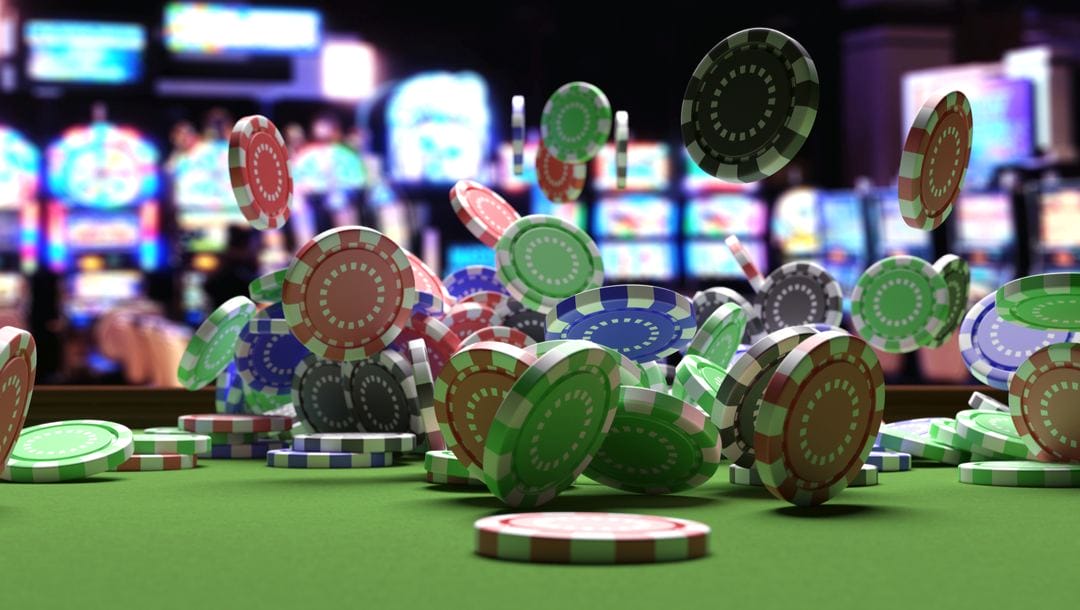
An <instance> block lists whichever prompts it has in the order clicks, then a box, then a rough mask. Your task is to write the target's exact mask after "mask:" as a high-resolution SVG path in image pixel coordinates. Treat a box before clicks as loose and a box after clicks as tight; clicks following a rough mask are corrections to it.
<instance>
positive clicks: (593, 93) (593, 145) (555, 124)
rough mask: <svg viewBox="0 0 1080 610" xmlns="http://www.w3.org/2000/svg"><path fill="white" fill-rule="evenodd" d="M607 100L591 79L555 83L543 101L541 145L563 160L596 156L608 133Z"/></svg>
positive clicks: (587, 158) (609, 119)
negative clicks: (545, 101)
mask: <svg viewBox="0 0 1080 610" xmlns="http://www.w3.org/2000/svg"><path fill="white" fill-rule="evenodd" d="M611 119H612V112H611V103H610V102H609V101H608V98H607V96H606V95H604V92H603V91H602V90H601V89H600V88H599V87H597V86H596V85H593V84H591V83H586V82H584V81H574V82H571V83H566V84H565V85H563V86H561V87H559V88H558V89H556V90H555V92H554V93H552V94H551V97H549V98H548V100H547V103H546V104H544V110H543V112H542V114H541V115H540V136H541V138H543V141H544V148H546V149H547V151H548V153H550V154H551V156H553V157H555V158H556V159H558V160H559V161H562V162H563V163H585V162H587V161H589V160H590V159H592V158H593V157H595V156H596V154H597V153H598V152H600V149H601V148H603V146H604V144H605V143H606V142H607V140H608V137H609V136H610V135H611Z"/></svg>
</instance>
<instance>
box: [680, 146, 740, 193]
mask: <svg viewBox="0 0 1080 610" xmlns="http://www.w3.org/2000/svg"><path fill="white" fill-rule="evenodd" d="M679 148H680V149H682V160H683V189H684V190H686V191H687V192H690V193H698V192H702V191H720V192H724V193H746V192H754V191H756V190H757V184H756V183H750V184H739V183H731V182H724V181H723V180H721V179H719V178H717V177H716V176H713V175H712V174H709V173H706V172H705V170H703V169H701V168H700V167H698V164H697V163H694V160H693V159H691V158H690V153H688V152H686V148H685V147H683V146H680V147H679Z"/></svg>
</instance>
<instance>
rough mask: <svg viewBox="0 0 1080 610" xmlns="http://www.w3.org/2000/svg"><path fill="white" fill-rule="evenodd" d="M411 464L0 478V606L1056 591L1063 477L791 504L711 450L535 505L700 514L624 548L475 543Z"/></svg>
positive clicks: (1068, 535)
mask: <svg viewBox="0 0 1080 610" xmlns="http://www.w3.org/2000/svg"><path fill="white" fill-rule="evenodd" d="M423 476H424V475H423V466H422V460H419V459H417V458H410V459H409V460H407V461H406V463H404V464H402V465H398V466H394V467H392V468H382V469H372V470H337V471H327V470H321V471H320V470H287V469H274V468H269V467H267V466H266V465H265V462H263V461H259V460H244V461H239V460H238V461H227V460H202V461H200V465H199V467H198V468H197V469H194V470H188V471H176V472H148V473H106V474H102V475H98V476H96V477H93V478H92V479H90V480H88V481H85V482H80V483H69V484H51V485H50V484H2V485H0V575H2V578H0V583H2V584H0V607H5V608H46V607H63V608H76V609H82V610H85V609H90V608H128V607H133V608H137V607H144V608H202V609H208V608H259V607H279V608H285V607H290V608H333V607H341V608H362V609H375V608H380V609H381V608H386V609H396V608H416V607H435V606H436V605H438V606H439V607H443V608H447V609H455V608H468V609H475V608H500V609H502V608H507V609H518V608H560V607H561V608H567V609H571V608H597V609H601V608H604V609H606V608H650V609H657V608H678V607H682V608H687V607H691V606H694V607H698V606H700V607H706V606H707V607H713V608H750V607H753V608H755V609H758V608H814V609H816V608H860V609H863V608H873V609H878V608H913V607H924V608H943V607H955V608H971V607H980V608H1002V607H1008V604H1010V603H1014V602H1015V603H1017V604H1021V603H1022V604H1024V605H1023V607H1066V605H1072V604H1074V602H1075V597H1076V592H1077V589H1076V586H1075V582H1076V580H1075V578H1076V566H1077V564H1076V549H1077V546H1076V545H1077V542H1076V541H1077V538H1078V534H1080V520H1078V519H1077V514H1078V512H1077V507H1078V506H1080V504H1078V502H1080V492H1078V491H1077V490H1075V489H1012V488H993V487H978V486H971V485H964V484H961V483H958V482H957V474H956V469H955V468H952V467H935V466H924V467H917V468H916V469H915V470H913V471H911V472H906V473H882V475H881V484H879V485H877V486H875V487H868V488H855V489H848V490H847V491H845V492H844V493H843V494H841V495H840V496H839V497H837V498H835V499H833V500H832V501H831V502H829V503H828V504H825V505H823V506H820V507H816V508H813V509H800V508H795V507H792V506H790V505H788V504H786V503H784V502H781V501H779V500H776V499H774V498H773V497H772V496H770V495H769V494H768V492H766V491H765V490H764V489H761V488H749V487H736V486H733V485H730V484H728V482H727V465H726V464H725V465H723V466H722V467H721V470H720V471H718V473H717V475H716V477H714V478H713V479H712V480H711V481H710V482H709V483H708V484H706V485H705V486H703V487H701V488H698V489H696V490H693V492H691V493H686V494H681V495H676V496H639V495H630V494H625V493H621V492H618V491H615V490H611V489H608V488H606V487H602V486H600V485H597V484H594V483H592V482H589V481H586V480H584V479H583V480H581V481H580V482H579V484H578V485H576V486H575V487H574V488H573V489H571V490H569V491H567V492H566V493H565V494H563V495H562V496H560V497H559V498H557V499H556V500H555V501H554V502H552V503H551V504H549V505H548V506H546V507H544V508H545V509H546V510H590V511H622V512H641V513H654V514H662V515H668V516H674V517H683V518H688V519H695V520H699V521H702V522H704V523H706V524H708V525H709V526H711V527H712V531H713V534H712V540H711V544H710V548H711V552H710V555H709V556H708V557H706V558H703V559H699V560H694V561H686V562H679V563H668V564H651V565H634V566H629V565H628V566H565V565H542V564H529V563H513V562H506V561H499V560H493V559H487V558H483V557H479V556H477V555H475V554H474V553H473V529H472V524H473V521H475V520H476V519H477V518H479V517H482V516H486V515H490V514H494V513H497V512H501V511H506V508H505V507H504V506H502V505H501V504H500V503H499V502H498V501H496V500H495V499H494V498H493V497H491V496H489V495H487V494H486V493H485V492H484V490H482V489H480V490H478V489H475V488H470V489H466V490H464V491H462V490H459V489H457V488H446V487H437V486H431V485H428V484H427V483H426V482H425V481H424V480H423ZM751 605H752V606H751ZM1016 607H1020V606H1016Z"/></svg>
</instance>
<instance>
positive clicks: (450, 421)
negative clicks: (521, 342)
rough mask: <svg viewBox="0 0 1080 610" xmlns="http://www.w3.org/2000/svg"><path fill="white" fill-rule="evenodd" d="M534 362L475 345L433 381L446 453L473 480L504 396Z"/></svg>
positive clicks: (522, 354) (514, 351)
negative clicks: (465, 470)
mask: <svg viewBox="0 0 1080 610" xmlns="http://www.w3.org/2000/svg"><path fill="white" fill-rule="evenodd" d="M535 362H536V357H535V356H533V355H532V354H529V353H528V352H526V351H524V350H522V349H520V348H517V347H514V346H512V345H506V344H503V343H491V342H487V343H476V344H473V345H470V346H467V347H463V348H462V349H460V350H459V351H458V352H457V353H455V354H454V355H453V357H451V358H450V362H449V363H448V364H447V365H446V367H445V368H443V370H442V373H440V374H439V377H438V378H437V379H436V380H435V419H436V421H438V422H439V429H440V430H441V431H442V436H443V440H444V441H445V442H446V448H447V449H449V450H450V451H452V452H453V453H454V455H456V456H457V458H458V460H459V461H460V462H461V465H462V466H464V467H465V468H467V469H468V470H469V472H471V473H472V476H473V477H474V478H481V477H482V476H483V467H484V459H485V456H484V442H485V439H487V438H488V429H489V428H490V427H491V422H492V420H493V419H494V418H495V413H496V411H498V410H499V406H500V405H501V404H503V400H504V399H505V398H506V396H507V393H508V392H509V391H510V388H511V387H512V386H513V385H514V383H515V382H516V381H517V380H518V379H519V378H520V377H521V375H522V373H524V372H525V370H526V369H527V368H529V366H531V365H532V364H533V363H535Z"/></svg>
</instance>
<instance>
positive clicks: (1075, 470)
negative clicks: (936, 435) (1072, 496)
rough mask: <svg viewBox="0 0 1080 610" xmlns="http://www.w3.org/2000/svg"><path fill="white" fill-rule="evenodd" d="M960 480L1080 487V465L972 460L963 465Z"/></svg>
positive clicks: (989, 483)
mask: <svg viewBox="0 0 1080 610" xmlns="http://www.w3.org/2000/svg"><path fill="white" fill-rule="evenodd" d="M959 471H960V482H961V483H968V484H971V485H992V486H994V487H1080V464H1053V463H1047V462H970V463H967V464H961V465H960V468H959Z"/></svg>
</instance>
